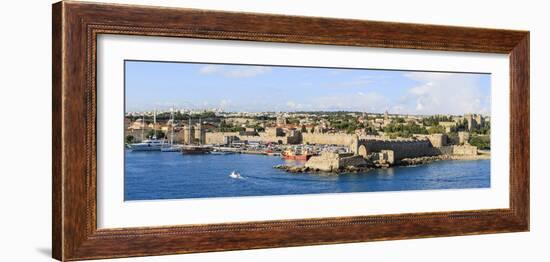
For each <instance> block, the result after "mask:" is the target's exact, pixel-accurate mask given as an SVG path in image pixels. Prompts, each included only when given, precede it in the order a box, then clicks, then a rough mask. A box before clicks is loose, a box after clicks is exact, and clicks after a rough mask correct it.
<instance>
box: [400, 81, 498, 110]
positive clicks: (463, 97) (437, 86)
mask: <svg viewBox="0 0 550 262" xmlns="http://www.w3.org/2000/svg"><path fill="white" fill-rule="evenodd" d="M405 76H406V77H408V78H410V79H412V80H415V81H417V82H419V84H418V85H417V86H414V87H411V88H410V89H409V90H408V93H407V94H405V95H404V96H403V97H402V98H401V99H400V100H399V101H398V102H397V104H396V105H395V106H393V107H392V109H391V110H392V111H393V112H396V113H398V112H399V111H400V112H414V113H416V114H457V115H458V114H464V113H470V112H471V113H485V114H488V113H490V105H489V103H487V100H486V99H484V98H485V97H484V94H485V93H484V92H483V90H482V88H487V87H482V86H480V85H479V75H474V74H456V73H427V72H418V73H417V72H411V73H407V74H405ZM482 99H483V100H485V102H482Z"/></svg>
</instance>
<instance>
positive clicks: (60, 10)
mask: <svg viewBox="0 0 550 262" xmlns="http://www.w3.org/2000/svg"><path fill="white" fill-rule="evenodd" d="M52 11H53V23H52V31H53V32H52V34H53V46H52V54H53V55H52V60H53V61H52V64H53V79H52V87H53V92H52V103H53V108H52V113H53V118H52V128H53V137H52V148H53V149H52V150H53V152H52V154H53V163H52V172H53V182H52V183H53V184H52V191H53V192H52V202H53V203H52V204H53V221H52V227H53V232H52V245H53V249H52V250H53V257H54V258H56V259H58V260H63V261H68V260H81V259H99V258H116V257H129V256H150V255H163V254H181V253H191V252H207V251H222V250H238V249H256V248H270V247H289V246H303V245H319V244H331V243H348V242H361V241H379V240H393V239H410V238H424V237H442V236H456V235H474V234H487V233H502V232H521V231H528V230H529V32H528V31H511V30H500V29H483V28H465V27H452V26H437V25H421V24H405V23H389V22H375V21H359V20H345V19H328V18H316V17H296V16H283V15H266V14H252V13H233V12H219V11H205V10H194V9H182V8H161V7H150V6H129V5H114V4H98V3H83V2H72V1H68V2H67V1H63V2H59V3H56V4H54V5H53V10H52ZM99 34H122V35H140V36H167V37H188V38H206V39H224V40H249V41H264V42H285V43H304V44H324V45H343V46H363V47H380V48H407V49H422V50H442V51H468V52H483V53H501V54H508V55H509V57H510V105H511V107H510V195H509V197H510V207H509V208H507V209H490V210H477V211H457V212H433V213H412V214H397V215H374V216H354V217H338V218H317V219H297V220H280V221H267V222H248V223H224V224H204V225H178V226H171V225H167V226H163V227H146V228H123V229H98V228H97V225H96V221H97V216H96V208H97V199H96V193H97V192H96V190H97V187H96V175H97V174H96V139H97V138H96V105H97V101H96V41H97V36H98V35H99Z"/></svg>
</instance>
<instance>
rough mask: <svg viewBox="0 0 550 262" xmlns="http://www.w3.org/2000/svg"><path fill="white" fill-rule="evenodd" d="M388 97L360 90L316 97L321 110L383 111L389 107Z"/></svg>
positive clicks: (316, 102)
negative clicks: (352, 92)
mask: <svg viewBox="0 0 550 262" xmlns="http://www.w3.org/2000/svg"><path fill="white" fill-rule="evenodd" d="M388 103H389V101H388V99H387V98H386V97H384V96H382V95H380V94H378V93H376V92H368V93H363V92H358V93H355V94H340V95H332V96H326V97H319V98H316V99H315V104H316V105H317V106H316V107H318V109H320V110H347V111H365V112H383V111H385V110H386V109H387V106H388Z"/></svg>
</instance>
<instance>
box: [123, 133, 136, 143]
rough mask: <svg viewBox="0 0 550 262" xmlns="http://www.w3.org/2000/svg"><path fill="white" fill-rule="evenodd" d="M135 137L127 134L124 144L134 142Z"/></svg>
mask: <svg viewBox="0 0 550 262" xmlns="http://www.w3.org/2000/svg"><path fill="white" fill-rule="evenodd" d="M134 140H135V137H134V136H133V135H127V136H126V138H125V139H124V141H126V144H131V143H134Z"/></svg>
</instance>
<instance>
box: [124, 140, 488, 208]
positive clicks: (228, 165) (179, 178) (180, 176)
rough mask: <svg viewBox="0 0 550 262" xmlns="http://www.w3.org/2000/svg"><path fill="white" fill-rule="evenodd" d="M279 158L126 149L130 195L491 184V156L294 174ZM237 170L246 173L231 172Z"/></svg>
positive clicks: (206, 195) (143, 197)
mask: <svg viewBox="0 0 550 262" xmlns="http://www.w3.org/2000/svg"><path fill="white" fill-rule="evenodd" d="M279 164H286V165H289V164H303V162H302V163H300V162H290V161H285V160H283V159H281V158H280V157H277V156H265V155H248V154H229V155H214V154H206V155H182V154H181V153H179V152H131V151H128V150H127V151H126V152H125V164H124V166H125V174H124V199H125V200H126V201H130V200H155V199H185V198H209V197H242V196H270V195H295V194H319V193H350V192H378V191H402V190H434V189H465V188H488V187H490V184H491V183H490V160H474V161H460V160H447V161H437V162H433V163H430V164H425V165H419V166H408V167H393V168H387V169H375V170H371V171H369V172H366V173H354V174H341V175H327V174H309V173H300V174H291V173H287V172H285V171H283V170H280V169H275V168H273V166H275V165H279ZM233 171H235V172H237V173H239V174H240V176H230V174H231V173H232V172H233Z"/></svg>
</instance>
